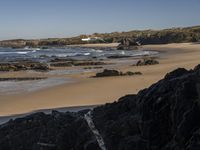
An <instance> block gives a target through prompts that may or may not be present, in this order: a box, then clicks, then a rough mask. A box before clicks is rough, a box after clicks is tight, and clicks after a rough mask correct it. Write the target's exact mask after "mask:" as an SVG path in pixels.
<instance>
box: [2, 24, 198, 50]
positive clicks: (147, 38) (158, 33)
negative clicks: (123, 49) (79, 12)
mask: <svg viewBox="0 0 200 150" xmlns="http://www.w3.org/2000/svg"><path fill="white" fill-rule="evenodd" d="M86 37H99V38H101V39H102V40H97V41H90V42H84V41H82V40H81V39H82V38H86ZM123 39H130V40H131V41H134V42H139V43H141V44H142V45H146V44H167V43H181V42H197V41H199V40H200V26H193V27H186V28H170V29H164V30H134V31H129V32H113V33H103V34H100V33H94V34H92V35H80V36H77V37H72V38H51V39H40V40H39V39H36V40H24V39H17V40H7V41H1V42H0V46H2V47H25V46H30V47H42V46H66V45H73V44H84V43H103V42H106V43H113V42H121V41H122V40H123Z"/></svg>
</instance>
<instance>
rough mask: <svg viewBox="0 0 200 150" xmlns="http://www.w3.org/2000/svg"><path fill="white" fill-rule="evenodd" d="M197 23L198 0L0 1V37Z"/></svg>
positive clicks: (68, 34)
mask: <svg viewBox="0 0 200 150" xmlns="http://www.w3.org/2000/svg"><path fill="white" fill-rule="evenodd" d="M194 25H200V0H0V40H5V39H16V38H25V39H35V38H56V37H71V36H76V35H80V34H92V33H105V32H115V31H118V32H121V31H130V30H142V29H163V28H170V27H185V26H194Z"/></svg>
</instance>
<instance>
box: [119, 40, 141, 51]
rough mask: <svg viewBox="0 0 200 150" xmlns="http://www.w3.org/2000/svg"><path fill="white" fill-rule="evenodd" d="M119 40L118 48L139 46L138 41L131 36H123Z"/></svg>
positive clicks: (126, 48) (135, 47)
mask: <svg viewBox="0 0 200 150" xmlns="http://www.w3.org/2000/svg"><path fill="white" fill-rule="evenodd" d="M119 42H120V44H119V46H118V47H117V49H118V50H137V49H138V46H140V43H139V42H136V41H135V40H134V39H132V38H123V39H122V40H120V41H119Z"/></svg>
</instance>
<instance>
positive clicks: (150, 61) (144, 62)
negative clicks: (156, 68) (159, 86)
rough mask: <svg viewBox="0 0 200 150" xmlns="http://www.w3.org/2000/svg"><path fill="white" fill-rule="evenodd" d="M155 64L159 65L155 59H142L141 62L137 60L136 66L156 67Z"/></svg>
mask: <svg viewBox="0 0 200 150" xmlns="http://www.w3.org/2000/svg"><path fill="white" fill-rule="evenodd" d="M157 64H159V61H157V60H155V59H143V60H139V61H138V62H137V63H136V66H146V65H157Z"/></svg>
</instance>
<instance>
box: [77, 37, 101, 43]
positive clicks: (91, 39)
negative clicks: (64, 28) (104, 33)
mask: <svg viewBox="0 0 200 150" xmlns="http://www.w3.org/2000/svg"><path fill="white" fill-rule="evenodd" d="M98 39H100V38H99V37H88V38H84V39H81V40H82V41H85V42H89V41H96V40H98Z"/></svg>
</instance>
